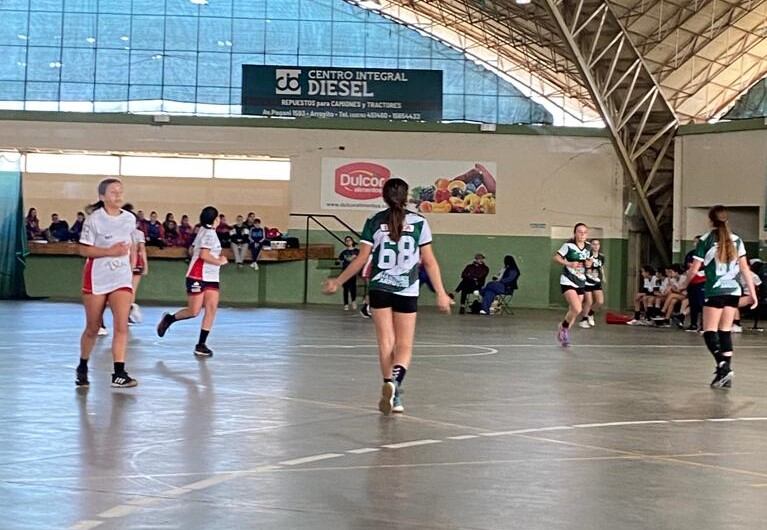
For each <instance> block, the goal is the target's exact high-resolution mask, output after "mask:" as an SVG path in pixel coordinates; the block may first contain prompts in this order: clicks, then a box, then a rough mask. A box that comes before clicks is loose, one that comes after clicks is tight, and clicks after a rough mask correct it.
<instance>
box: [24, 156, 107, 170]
mask: <svg viewBox="0 0 767 530" xmlns="http://www.w3.org/2000/svg"><path fill="white" fill-rule="evenodd" d="M26 163H27V167H26V169H27V171H29V172H30V173H66V174H72V175H77V174H79V175H119V174H120V158H119V157H117V156H111V155H68V154H66V155H64V154H61V155H60V154H49V153H28V154H27V160H26Z"/></svg>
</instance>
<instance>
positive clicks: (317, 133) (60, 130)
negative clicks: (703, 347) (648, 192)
mask: <svg viewBox="0 0 767 530" xmlns="http://www.w3.org/2000/svg"><path fill="white" fill-rule="evenodd" d="M0 147H12V148H18V149H22V150H23V149H30V148H46V149H83V150H96V151H117V150H119V151H140V152H180V153H205V154H240V155H270V156H277V157H289V158H290V159H291V162H292V169H291V179H292V180H291V183H290V200H289V203H290V211H293V212H307V213H333V214H336V215H338V216H339V217H341V218H343V219H345V220H347V221H348V222H349V223H350V224H352V225H353V226H360V227H361V226H362V223H363V222H364V219H365V217H366V215H367V213H365V212H359V211H349V212H347V211H343V210H328V211H326V212H322V211H321V210H320V207H319V206H320V168H321V160H322V158H323V157H345V158H356V157H359V158H362V159H364V158H399V159H418V160H430V159H433V160H488V161H494V162H496V164H497V173H498V174H497V180H498V194H497V195H498V197H497V212H498V213H497V214H496V215H445V214H443V215H439V214H433V215H431V216H430V221H431V223H432V226H433V229H434V231H435V232H437V233H451V234H485V235H492V234H499V235H531V236H543V237H548V236H549V235H550V228H551V226H555V225H556V226H571V225H572V224H574V223H575V222H577V221H581V222H585V223H587V224H589V225H592V226H597V227H601V228H602V230H603V235H604V237H607V238H614V237H623V236H624V227H623V215H622V212H623V183H622V181H623V179H622V171H621V169H620V166H619V164H618V162H617V159H616V157H615V155H614V154H613V149H612V147H611V145H610V143H609V141H608V140H607V139H606V138H589V137H563V136H550V135H540V136H528V135H505V134H481V135H480V134H454V133H415V132H375V131H351V130H312V129H267V128H260V127H258V128H257V127H252V128H251V127H202V126H200V127H197V126H175V125H174V126H162V127H158V126H149V125H124V124H98V123H60V122H32V121H15V122H14V121H7V122H4V126H3V127H2V129H1V130H0ZM341 147H343V149H341ZM69 180H72V179H71V178H69V177H64V178H63V180H58V181H57V182H60V183H61V185H62V186H63V185H64V184H67V185H69V182H68V181H69ZM92 180H93V179H91V178H90V177H88V178H87V182H88V186H91V185H92ZM144 182H146V181H144V180H141V181H136V184H135V186H136V187H138V186H142V187H144V186H145V184H143V183H144ZM184 182H186V179H184ZM219 183H220V181H211V182H210V183H209V185H210V186H215V188H210V189H207V190H206V191H204V192H201V195H202V196H204V197H205V198H206V199H208V200H211V201H213V200H216V201H217V200H225V198H226V197H228V192H229V190H230V189H231V188H228V187H226V188H224V186H223V185H222V186H221V187H219ZM129 184H130V187H133V182H130V183H129ZM183 184H184V183H179V184H178V185H176V183H172V184H170V186H171V187H170V189H169V190H167V191H166V190H162V191H159V190H157V189H154V190H153V191H147V194H146V197H147V201H149V202H151V200H152V199H156V200H157V202H151V204H153V206H152V207H149V208H147V207H144V205H143V204H140V206H141V207H142V208H143V209H145V210H146V209H151V208H154V209H157V210H158V211H164V210H166V209H168V208H170V207H171V205H170V204H169V206H167V207H164V206H163V205H162V204H161V203H162V202H163V201H166V200H168V201H170V200H171V198H172V197H174V196H177V195H178V194H179V193H183V194H184V198H183V201H184V204H190V202H189V201H190V200H193V199H192V198H187V195H186V192H185V191H183V190H184V189H185V188H184V186H183ZM226 185H227V186H234V187H235V190H236V191H237V192H238V193H239V191H240V190H246V189H248V188H247V186H248V185H246V184H244V183H243V181H234V182H231V183H230V182H227V183H226ZM86 187H87V186H86ZM151 187H154V184H152V186H151ZM73 189H74V188H73ZM78 189H80V188H78ZM83 191H86V190H83ZM38 192H39V191H38ZM38 192H35V193H38ZM39 193H43V192H39ZM78 193H79V191H78ZM142 193H143V192H142ZM137 194H138V192H133V193H132V194H131V193H129V195H130V196H131V200H133V201H135V202H137V203H139V202H140V200H139V199H140V197H137V196H136V195H137ZM195 196H196V195H195ZM91 197H92V192H91V191H90V190H88V192H87V193H86V194H85V195H84V196H83V198H84V199H90V198H91ZM261 199H262V200H261V204H264V198H263V197H262V198H261ZM68 200H69V199H68ZM73 200H74V199H73ZM174 200H175V199H174ZM248 200H252V199H248ZM81 202H82V200H80V203H81ZM149 202H147V204H149ZM200 202H205V201H204V200H203V199H202V198H201V199H200ZM222 204H224V203H222ZM225 204H227V206H225V207H221V209H222V210H227V209H228V208H229V206H228V204H230V203H225ZM231 204H235V205H236V204H237V203H231ZM190 207H191V206H190ZM227 213H228V212H227ZM531 223H544V224H545V225H546V226H545V227H542V228H541V227H531V226H530V224H531ZM293 226H295V227H296V228H298V227H300V226H302V222H301V221H300V220H294V221H293Z"/></svg>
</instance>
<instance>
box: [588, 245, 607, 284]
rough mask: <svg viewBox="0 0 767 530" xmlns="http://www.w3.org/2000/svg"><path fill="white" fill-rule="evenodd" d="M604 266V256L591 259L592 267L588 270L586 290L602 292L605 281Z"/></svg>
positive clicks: (599, 255)
mask: <svg viewBox="0 0 767 530" xmlns="http://www.w3.org/2000/svg"><path fill="white" fill-rule="evenodd" d="M604 266H605V256H604V254H597V255H596V256H592V257H591V267H589V268H588V269H586V290H587V291H590V292H593V291H601V290H602V280H603V279H604Z"/></svg>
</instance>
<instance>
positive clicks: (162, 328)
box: [157, 313, 173, 337]
mask: <svg viewBox="0 0 767 530" xmlns="http://www.w3.org/2000/svg"><path fill="white" fill-rule="evenodd" d="M170 316H171V315H170V313H163V314H162V318H161V319H160V323H159V324H157V336H158V337H164V336H165V333H166V332H167V331H168V328H169V327H170V325H171V324H173V321H172V320H171V319H170Z"/></svg>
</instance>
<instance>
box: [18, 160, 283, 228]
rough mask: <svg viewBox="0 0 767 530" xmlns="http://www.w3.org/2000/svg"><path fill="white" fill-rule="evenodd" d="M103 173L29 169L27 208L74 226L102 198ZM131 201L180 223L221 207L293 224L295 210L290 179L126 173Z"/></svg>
mask: <svg viewBox="0 0 767 530" xmlns="http://www.w3.org/2000/svg"><path fill="white" fill-rule="evenodd" d="M100 180H101V177H98V176H92V175H51V174H35V173H27V174H25V176H24V204H25V210H26V209H28V208H30V207H34V208H37V213H38V216H39V218H40V220H41V223H42V224H43V225H45V226H47V225H48V223H49V222H50V214H51V213H53V212H57V213H59V214H60V215H61V216H62V217H63V218H64V219H66V220H67V221H68V222H69V223H70V224H72V222H74V220H75V214H76V212H78V211H81V210H83V208H84V206H85V205H86V204H87V203H88V202H94V201H96V200H97V199H98V197H97V196H96V187H97V186H98V183H99V181H100ZM122 181H123V184H124V186H125V199H126V201H129V202H131V203H133V204H134V205H135V207H136V208H137V209H139V210H144V212H145V213H146V216H147V218H148V217H149V212H150V211H152V210H156V211H157V212H158V213H159V214H160V220H164V219H165V213H166V212H172V213H173V214H175V216H176V221H177V222H178V221H180V220H181V215H182V214H188V215H189V217H190V221H191V223H192V224H195V223H196V222H197V218H198V216H199V214H200V210H201V209H202V207H203V206H207V205H208V204H212V205H215V206H216V207H217V208H218V210H219V211H220V212H221V213H223V214H225V215H226V216H227V221H228V222H229V224H234V221H235V217H236V216H237V214H243V215H246V214H247V213H248V212H250V211H254V212H256V214H257V215H259V216H260V217H261V219H262V221H263V222H264V223H265V224H266V225H267V226H277V227H283V228H284V227H287V226H288V215H287V213H288V212H289V210H290V183H289V182H284V181H263V180H223V179H216V180H214V179H194V178H167V177H124V178H123V179H122Z"/></svg>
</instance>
